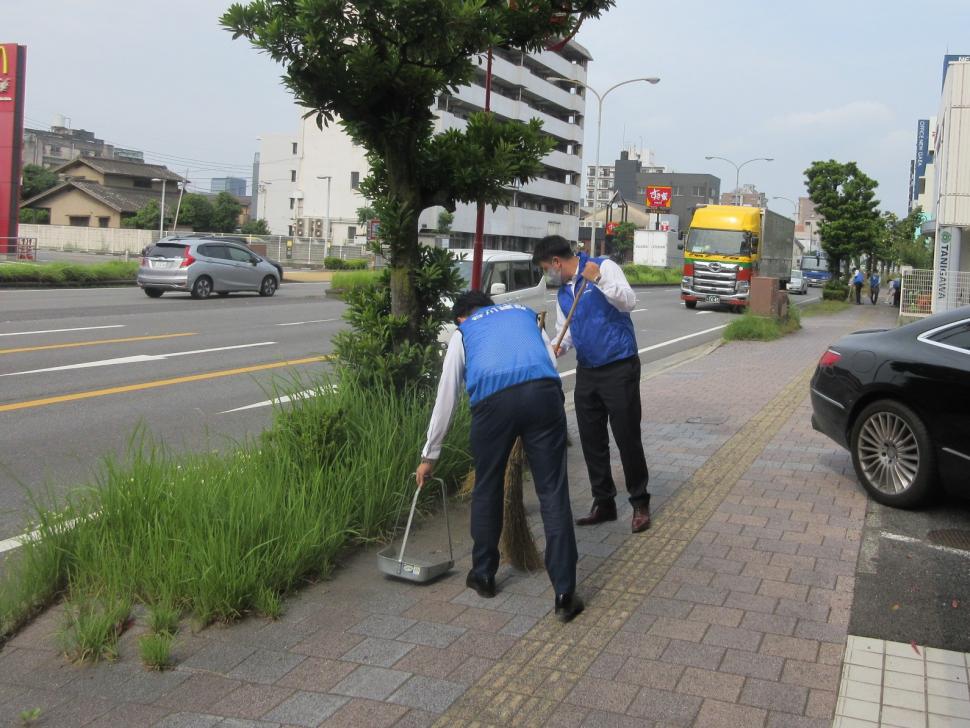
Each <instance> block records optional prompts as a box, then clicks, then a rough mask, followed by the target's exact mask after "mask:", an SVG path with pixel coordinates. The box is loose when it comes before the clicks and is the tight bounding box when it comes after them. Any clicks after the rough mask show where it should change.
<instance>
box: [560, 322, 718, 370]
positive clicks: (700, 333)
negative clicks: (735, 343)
mask: <svg viewBox="0 0 970 728" xmlns="http://www.w3.org/2000/svg"><path fill="white" fill-rule="evenodd" d="M726 328H727V324H721V325H720V326H712V327H711V328H709V329H704V330H703V331H695V332H694V333H693V334H686V335H684V336H678V337H677V338H676V339H669V340H667V341H661V342H660V343H659V344H653V345H651V346H645V347H643V348H642V349H638V350H637V354H644V353H646V352H648V351H653V350H654V349H661V348H663V347H665V346H670V345H671V344H676V343H678V342H681V341H686V340H687V339H693V338H694V337H695V336H703V335H704V334H710V333H712V332H714V331H720V330H721V329H726ZM575 373H576V370H575V369H570V370H569V371H567V372H562V373H561V374H560V375H559V378H560V379H565V378H566V377H571V376H573V375H574V374H575Z"/></svg>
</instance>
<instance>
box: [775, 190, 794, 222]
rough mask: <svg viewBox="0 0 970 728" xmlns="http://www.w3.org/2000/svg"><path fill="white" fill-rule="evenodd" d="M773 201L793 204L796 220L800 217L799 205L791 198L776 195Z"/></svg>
mask: <svg viewBox="0 0 970 728" xmlns="http://www.w3.org/2000/svg"><path fill="white" fill-rule="evenodd" d="M771 199H773V200H784V201H785V202H790V203H791V204H792V207H794V208H795V217H796V218H797V217H798V203H797V202H795V201H794V200H793V199H791V198H790V197H782V196H781V195H775V196H774V197H772V198H771Z"/></svg>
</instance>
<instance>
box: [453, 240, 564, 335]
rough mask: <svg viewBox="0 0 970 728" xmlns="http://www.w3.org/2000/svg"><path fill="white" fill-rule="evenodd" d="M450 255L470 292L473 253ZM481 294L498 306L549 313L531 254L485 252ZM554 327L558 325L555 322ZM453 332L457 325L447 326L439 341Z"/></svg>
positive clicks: (468, 251) (544, 288)
mask: <svg viewBox="0 0 970 728" xmlns="http://www.w3.org/2000/svg"><path fill="white" fill-rule="evenodd" d="M450 252H451V254H452V256H454V257H455V258H456V259H457V260H458V271H459V273H460V274H461V277H462V278H464V280H465V286H466V289H467V288H470V287H471V280H472V258H473V254H474V251H472V250H469V249H457V250H452V251H450ZM481 290H482V291H484V292H485V293H487V294H488V295H489V296H491V298H492V300H493V301H495V303H521V304H522V305H523V306H528V307H529V308H531V309H532V310H533V311H535V312H536V313H542V312H543V311H546V310H547V305H546V296H547V292H546V281H545V278H544V277H543V275H542V269H541V268H539V266H537V265H535V264H534V263H533V262H532V255H530V254H529V253H519V252H516V251H512V250H485V251H483V252H482V286H481ZM551 323H552V324H555V320H553V321H552V322H551ZM454 330H455V325H454V324H446V325H445V326H444V327H443V328H442V330H441V334H440V335H439V337H438V339H439V341H443V342H444V341H447V340H448V339H449V338H450V337H451V334H452V332H453V331H454Z"/></svg>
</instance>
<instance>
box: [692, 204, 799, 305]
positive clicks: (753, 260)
mask: <svg viewBox="0 0 970 728" xmlns="http://www.w3.org/2000/svg"><path fill="white" fill-rule="evenodd" d="M794 244H795V222H794V220H792V219H790V218H787V217H785V216H784V215H779V214H778V213H776V212H772V211H771V210H768V209H766V208H760V207H744V206H739V205H701V206H700V207H698V208H697V210H696V211H695V212H694V217H693V219H692V220H691V223H690V228H689V229H688V231H687V238H686V242H685V244H684V245H683V249H684V277H683V279H682V280H681V283H680V298H681V300H682V301H683V302H684V305H685V306H687V308H697V303H698V302H704V303H713V304H718V305H721V306H728V307H730V308H731V310H733V311H741V310H743V309H744V307H745V306H747V305H748V297H749V295H750V291H751V279H752V278H753V277H755V276H770V277H773V278H778V279H779V280H780V285H781V288H782V290H784V288H785V286H786V285H787V283H788V281H789V280H791V270H792V252H793V250H794ZM678 247H680V246H678Z"/></svg>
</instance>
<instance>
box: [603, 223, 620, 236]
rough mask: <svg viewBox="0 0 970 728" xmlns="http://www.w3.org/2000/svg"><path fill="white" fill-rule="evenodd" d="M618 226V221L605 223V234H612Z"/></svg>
mask: <svg viewBox="0 0 970 728" xmlns="http://www.w3.org/2000/svg"><path fill="white" fill-rule="evenodd" d="M619 226H620V223H618V222H608V223H606V234H607V235H614V234H615V233H616V229H617V228H618V227H619Z"/></svg>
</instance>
